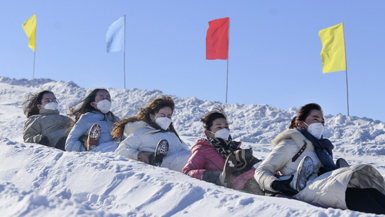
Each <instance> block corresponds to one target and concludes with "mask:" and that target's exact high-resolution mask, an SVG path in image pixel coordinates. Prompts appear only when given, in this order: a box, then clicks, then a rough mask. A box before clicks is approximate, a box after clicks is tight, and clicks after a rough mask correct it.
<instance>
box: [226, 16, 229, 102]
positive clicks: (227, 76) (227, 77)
mask: <svg viewBox="0 0 385 217" xmlns="http://www.w3.org/2000/svg"><path fill="white" fill-rule="evenodd" d="M227 34H228V36H227V37H228V41H227V74H226V104H227V93H228V90H229V47H230V19H229V31H228V32H227Z"/></svg>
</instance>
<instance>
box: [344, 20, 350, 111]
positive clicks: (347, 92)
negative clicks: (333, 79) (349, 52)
mask: <svg viewBox="0 0 385 217" xmlns="http://www.w3.org/2000/svg"><path fill="white" fill-rule="evenodd" d="M342 25H343V23H342ZM343 33H344V48H345V66H346V70H345V72H346V101H347V110H348V116H350V115H349V88H348V63H347V58H346V43H345V29H344V30H343Z"/></svg>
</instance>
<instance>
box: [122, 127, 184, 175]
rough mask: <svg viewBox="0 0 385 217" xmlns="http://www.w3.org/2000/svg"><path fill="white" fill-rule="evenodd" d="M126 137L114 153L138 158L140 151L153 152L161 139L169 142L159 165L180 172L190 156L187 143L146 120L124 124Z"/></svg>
mask: <svg viewBox="0 0 385 217" xmlns="http://www.w3.org/2000/svg"><path fill="white" fill-rule="evenodd" d="M124 135H125V136H126V138H125V139H124V140H123V141H122V142H121V143H120V144H119V147H118V148H117V149H116V151H115V153H116V154H118V155H121V156H123V157H126V158H129V159H133V160H138V154H139V152H141V151H147V152H154V151H155V148H156V145H157V144H158V142H159V141H160V140H162V139H166V140H167V141H168V143H169V151H168V153H167V155H166V157H165V158H164V159H163V163H162V165H161V167H166V168H169V169H172V170H176V171H180V172H182V169H183V167H184V166H185V165H186V162H187V160H188V158H189V157H190V150H188V147H187V145H186V144H185V143H184V142H182V141H181V140H179V138H178V137H177V136H176V135H175V134H174V133H172V132H161V131H160V130H158V129H155V128H153V127H151V126H150V125H148V124H147V123H146V122H143V121H137V122H130V123H127V124H126V125H125V126H124Z"/></svg>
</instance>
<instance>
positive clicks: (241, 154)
mask: <svg viewBox="0 0 385 217" xmlns="http://www.w3.org/2000/svg"><path fill="white" fill-rule="evenodd" d="M201 121H202V122H203V127H204V133H205V135H206V138H204V139H203V138H202V139H199V140H198V141H197V143H196V144H195V145H194V146H193V147H192V149H191V157H190V159H189V160H188V162H187V164H186V166H185V167H184V168H183V173H185V174H186V175H189V176H191V177H194V178H197V179H201V180H204V181H207V182H211V183H214V184H217V185H222V186H226V187H229V188H233V189H237V190H241V191H245V192H248V193H253V194H259V195H263V194H264V193H263V192H262V190H261V189H260V188H259V186H258V184H257V182H256V180H255V179H254V177H253V176H254V171H255V168H254V167H253V165H254V164H256V163H257V162H259V161H260V160H258V159H257V158H255V157H254V156H253V155H252V150H251V149H241V148H240V146H241V143H240V142H235V141H233V140H232V138H231V136H230V129H229V124H228V122H227V116H226V113H225V112H224V111H223V108H222V107H220V106H216V107H214V108H213V110H212V111H210V112H208V113H207V114H206V115H205V116H204V117H203V118H202V119H201Z"/></svg>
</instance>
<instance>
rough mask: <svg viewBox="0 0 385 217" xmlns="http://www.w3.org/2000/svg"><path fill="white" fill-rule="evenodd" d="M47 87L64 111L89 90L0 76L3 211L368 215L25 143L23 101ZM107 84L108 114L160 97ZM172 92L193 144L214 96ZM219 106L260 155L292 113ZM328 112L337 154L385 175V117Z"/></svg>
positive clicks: (179, 122) (128, 111) (126, 112)
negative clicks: (203, 97)
mask: <svg viewBox="0 0 385 217" xmlns="http://www.w3.org/2000/svg"><path fill="white" fill-rule="evenodd" d="M44 89H49V90H51V91H53V92H54V93H55V95H56V97H57V98H58V99H59V106H60V111H61V113H64V114H65V113H66V112H67V109H68V106H70V105H74V104H76V103H77V102H79V101H80V100H82V99H83V98H84V97H85V95H86V94H87V93H88V92H89V91H90V89H86V88H82V87H79V86H77V85H76V84H75V83H73V82H61V81H53V80H50V79H35V80H27V79H20V80H16V79H10V78H6V77H0V127H1V131H0V159H1V160H0V212H1V213H2V216H202V215H206V216H374V215H368V214H364V213H359V212H353V211H349V210H345V211H343V210H338V209H323V208H318V207H314V206H312V205H309V204H306V203H303V202H300V201H295V200H289V199H283V198H273V197H264V196H255V195H251V194H246V193H242V192H239V191H235V190H231V189H227V188H224V187H219V186H215V185H213V184H210V183H206V182H203V181H200V180H196V179H193V178H190V177H188V176H186V175H184V174H181V173H178V172H174V171H170V170H167V169H164V168H156V167H153V166H149V165H145V164H143V163H141V162H137V161H132V160H127V159H124V158H121V157H118V156H115V155H114V154H113V153H69V152H68V153H67V152H62V151H60V150H56V149H53V148H48V147H44V146H41V145H37V144H30V143H24V142H23V139H22V135H23V125H24V122H25V120H26V117H25V115H24V114H23V111H22V102H23V101H24V100H25V97H26V96H27V95H28V94H30V93H37V92H39V91H41V90H44ZM108 90H109V91H110V94H111V96H112V111H113V112H114V113H115V114H116V115H118V116H120V117H121V118H124V117H128V116H132V115H135V114H137V109H138V108H139V107H140V106H143V105H145V104H146V103H147V102H149V101H150V100H152V99H154V98H155V97H157V96H159V95H162V94H163V93H162V92H161V91H158V90H152V91H148V90H139V89H131V90H123V89H108ZM172 97H173V98H174V100H175V103H176V110H175V114H174V115H173V122H174V125H175V127H176V129H177V131H178V133H179V134H180V135H181V136H182V138H183V139H184V140H185V141H186V142H187V143H188V144H189V145H190V146H192V145H193V144H194V142H195V141H196V140H197V139H198V138H200V137H201V136H202V135H203V133H202V125H201V123H200V122H199V118H200V117H201V116H202V115H203V114H204V113H206V112H207V111H208V110H209V109H210V108H211V107H212V106H213V105H214V104H216V103H217V102H214V101H204V100H199V99H196V98H179V97H177V96H172ZM293 106H301V105H293ZM321 106H322V105H321ZM224 107H225V110H226V112H227V113H228V116H229V120H230V128H231V134H232V135H233V138H235V139H236V140H241V141H243V146H244V147H246V148H248V147H251V148H253V150H254V155H255V156H257V157H259V158H264V157H265V156H266V155H267V154H268V153H269V152H270V151H271V147H270V140H271V139H273V138H274V137H275V136H276V135H277V134H278V133H280V132H281V131H283V130H284V129H285V128H287V126H288V125H289V123H290V120H291V118H292V116H294V115H295V114H296V112H297V109H296V108H295V107H292V108H290V109H289V111H285V110H282V109H277V108H273V107H271V106H269V105H238V104H229V105H225V106H224ZM324 112H325V114H327V111H324ZM325 119H326V132H325V136H326V137H328V138H329V139H330V140H331V141H332V142H333V144H334V145H335V146H336V148H335V157H336V158H337V157H342V156H343V157H344V158H346V159H347V160H348V161H349V162H350V163H352V164H354V163H369V164H372V165H374V166H375V167H376V168H377V169H379V171H380V172H381V174H383V175H385V166H383V161H384V159H385V150H384V148H383V147H384V145H385V123H383V122H380V121H373V120H371V119H367V118H358V117H347V116H345V115H336V116H332V115H325Z"/></svg>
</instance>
